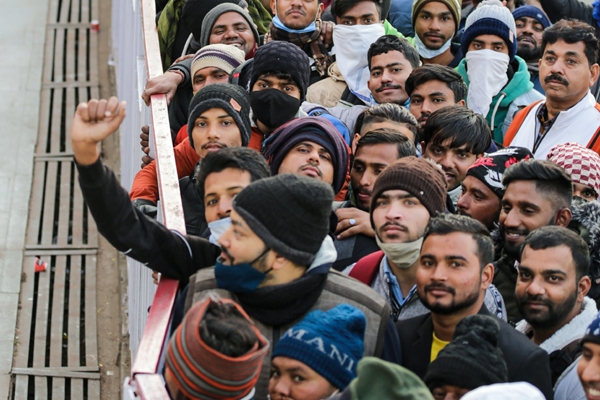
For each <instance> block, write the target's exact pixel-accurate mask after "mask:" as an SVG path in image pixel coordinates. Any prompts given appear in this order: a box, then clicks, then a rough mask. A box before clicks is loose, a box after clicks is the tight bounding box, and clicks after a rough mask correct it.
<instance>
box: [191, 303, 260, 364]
mask: <svg viewBox="0 0 600 400" xmlns="http://www.w3.org/2000/svg"><path fill="white" fill-rule="evenodd" d="M199 329H200V338H201V339H202V341H203V342H204V343H206V345H207V346H209V347H210V348H212V349H214V350H216V351H218V352H219V353H221V354H223V355H226V356H228V357H240V356H242V355H244V354H246V353H248V352H249V351H250V350H252V348H253V347H254V345H255V344H256V342H258V337H257V336H256V332H254V329H252V324H251V323H250V321H248V320H247V319H246V318H244V316H243V315H242V314H241V313H240V312H239V311H238V310H237V308H235V306H234V305H233V304H228V303H221V302H211V303H210V304H209V306H208V308H207V309H206V313H205V314H204V317H203V318H202V321H201V322H200V328H199Z"/></svg>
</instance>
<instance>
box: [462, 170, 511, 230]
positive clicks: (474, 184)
mask: <svg viewBox="0 0 600 400" xmlns="http://www.w3.org/2000/svg"><path fill="white" fill-rule="evenodd" d="M461 186H462V194H461V195H460V198H459V199H458V203H456V208H457V209H458V213H459V214H460V215H468V216H469V217H471V218H474V219H476V220H477V221H479V222H481V223H482V224H484V225H485V226H486V227H487V228H488V229H492V228H493V227H494V224H495V223H496V222H498V217H499V216H500V198H498V196H496V194H495V193H494V192H493V191H492V190H491V189H490V188H489V187H488V186H487V185H485V184H484V183H483V182H481V181H480V180H479V179H477V178H475V177H474V176H467V177H466V178H465V180H464V181H463V182H462V185H461Z"/></svg>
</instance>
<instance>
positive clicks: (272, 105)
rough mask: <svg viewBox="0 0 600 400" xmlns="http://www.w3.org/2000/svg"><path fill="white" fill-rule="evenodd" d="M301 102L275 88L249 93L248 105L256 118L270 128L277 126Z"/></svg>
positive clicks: (290, 117) (283, 121)
mask: <svg viewBox="0 0 600 400" xmlns="http://www.w3.org/2000/svg"><path fill="white" fill-rule="evenodd" d="M301 104H302V102H301V101H300V100H299V99H297V98H295V97H292V96H290V95H289V94H286V93H284V92H282V91H281V90H277V89H266V90H258V91H254V92H252V93H250V106H252V114H254V116H255V117H256V119H257V120H258V121H260V122H262V123H263V124H265V125H266V126H268V127H269V128H271V129H276V128H279V127H280V126H281V125H283V124H285V123H286V122H288V121H289V120H291V119H292V118H294V116H295V115H296V113H297V112H298V110H299V109H300V105H301Z"/></svg>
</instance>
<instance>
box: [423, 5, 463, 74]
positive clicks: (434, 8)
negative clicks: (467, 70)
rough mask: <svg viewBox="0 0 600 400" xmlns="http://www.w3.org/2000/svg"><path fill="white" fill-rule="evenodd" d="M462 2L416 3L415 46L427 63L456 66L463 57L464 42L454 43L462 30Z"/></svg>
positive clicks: (424, 62)
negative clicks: (460, 24)
mask: <svg viewBox="0 0 600 400" xmlns="http://www.w3.org/2000/svg"><path fill="white" fill-rule="evenodd" d="M460 11H461V4H460V1H457V0H434V1H428V0H416V1H414V2H413V5H412V24H413V27H414V29H415V47H416V48H417V51H418V52H419V55H420V56H421V60H422V61H423V64H439V65H447V66H449V67H450V68H455V67H456V66H458V63H459V62H460V60H461V59H462V54H461V53H460V44H454V43H452V38H453V37H454V35H455V34H456V33H457V32H458V24H459V23H460Z"/></svg>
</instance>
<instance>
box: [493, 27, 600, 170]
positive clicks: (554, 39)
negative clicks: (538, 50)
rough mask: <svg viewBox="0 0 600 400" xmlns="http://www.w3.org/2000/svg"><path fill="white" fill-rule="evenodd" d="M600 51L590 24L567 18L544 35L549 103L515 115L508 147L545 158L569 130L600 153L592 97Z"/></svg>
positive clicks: (598, 111)
mask: <svg viewBox="0 0 600 400" xmlns="http://www.w3.org/2000/svg"><path fill="white" fill-rule="evenodd" d="M598 47H599V43H598V38H596V36H595V34H594V28H592V27H591V26H589V25H587V24H586V23H584V22H580V21H577V20H561V21H559V22H557V23H556V24H554V25H552V26H551V27H550V28H548V29H546V30H545V31H544V34H543V37H542V58H541V60H540V64H539V65H540V79H541V83H542V87H543V88H544V90H545V91H546V101H540V102H536V103H534V104H531V105H530V106H529V107H526V108H525V109H524V110H522V111H521V112H519V114H518V115H517V116H515V121H514V123H513V124H512V125H511V127H510V129H509V131H508V132H507V133H506V137H505V138H504V144H505V145H506V146H508V145H511V146H521V147H526V148H528V149H529V150H531V152H532V153H533V154H534V155H535V157H536V158H540V159H544V158H546V155H547V154H548V152H549V151H550V149H552V148H553V147H554V146H556V145H557V144H561V143H564V142H565V141H566V138H565V135H564V132H569V135H568V139H569V141H572V142H577V143H579V144H581V145H582V146H585V147H587V148H590V149H592V150H594V151H595V152H596V153H598V154H600V140H598V139H599V136H600V128H599V126H600V107H599V106H598V104H597V103H596V100H595V99H594V96H592V94H591V93H590V86H592V85H593V84H594V83H595V82H596V80H597V79H598V73H599V72H598V71H599V67H598V64H597V63H596V59H597V58H598Z"/></svg>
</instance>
